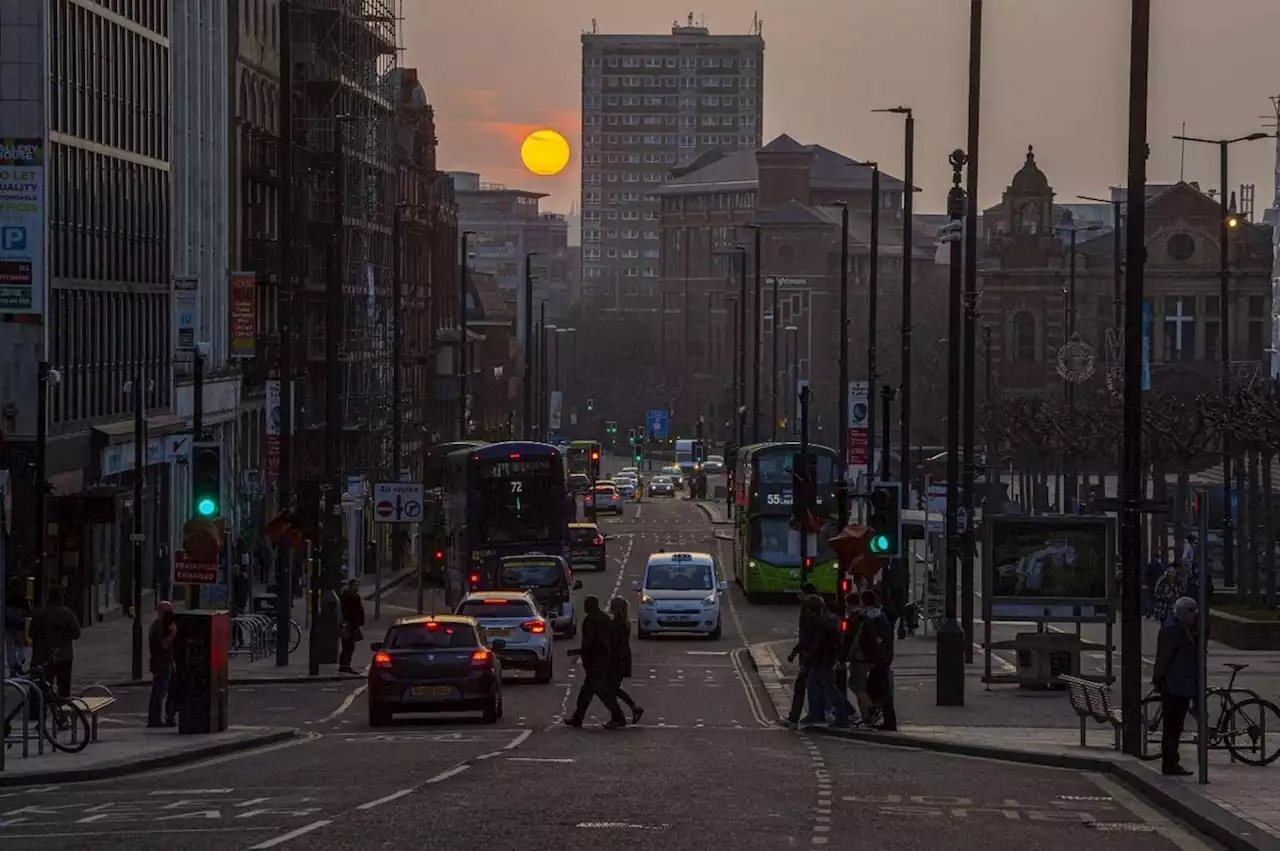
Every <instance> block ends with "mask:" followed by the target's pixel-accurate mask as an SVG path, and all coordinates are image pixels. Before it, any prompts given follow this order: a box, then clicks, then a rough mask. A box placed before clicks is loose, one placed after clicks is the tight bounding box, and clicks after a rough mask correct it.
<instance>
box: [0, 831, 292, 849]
mask: <svg viewBox="0 0 1280 851" xmlns="http://www.w3.org/2000/svg"><path fill="white" fill-rule="evenodd" d="M267 830H275V828H273V827H268V826H266V825H263V826H261V827H250V826H248V825H245V826H243V827H185V828H181V829H178V830H157V829H156V828H154V827H140V828H137V829H136V830H129V829H127V828H124V827H120V828H116V829H114V830H110V831H104V830H78V831H74V832H69V833H6V834H4V838H5V839H68V838H71V837H75V838H77V839H84V838H85V837H86V836H133V835H135V834H137V835H146V836H151V835H153V834H154V835H156V836H159V835H161V834H170V833H249V832H251V831H257V832H262V831H267ZM257 847H259V846H256V845H255V846H254V848H257ZM263 847H266V846H263ZM250 851H252V849H250Z"/></svg>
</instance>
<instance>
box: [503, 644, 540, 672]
mask: <svg viewBox="0 0 1280 851" xmlns="http://www.w3.org/2000/svg"><path fill="white" fill-rule="evenodd" d="M550 656H551V651H550V648H549V647H547V648H534V647H516V648H512V649H510V650H507V649H505V648H504V649H503V650H502V651H500V652H499V653H498V658H499V659H500V660H501V661H502V667H503V669H510V670H514V671H531V670H533V669H535V668H537V667H539V666H541V665H543V664H545V663H546V661H547V659H548V658H549V657H550Z"/></svg>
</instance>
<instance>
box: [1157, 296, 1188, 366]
mask: <svg viewBox="0 0 1280 851" xmlns="http://www.w3.org/2000/svg"><path fill="white" fill-rule="evenodd" d="M1164 305H1165V307H1164V359H1165V362H1166V363H1173V362H1176V361H1189V360H1192V359H1193V358H1195V352H1196V316H1195V305H1196V303H1195V299H1194V298H1183V297H1182V296H1170V297H1169V298H1166V299H1165V301H1164Z"/></svg>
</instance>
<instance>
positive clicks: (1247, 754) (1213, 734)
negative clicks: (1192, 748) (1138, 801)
mask: <svg viewBox="0 0 1280 851" xmlns="http://www.w3.org/2000/svg"><path fill="white" fill-rule="evenodd" d="M1224 667H1226V668H1227V669H1229V670H1230V671H1231V679H1230V681H1228V683H1227V684H1226V686H1215V687H1213V688H1210V689H1208V690H1207V691H1206V692H1205V704H1204V708H1206V709H1209V710H1210V715H1209V722H1210V723H1209V737H1208V738H1209V749H1210V750H1227V751H1230V752H1231V755H1232V756H1233V757H1235V758H1236V759H1238V760H1240V761H1241V762H1243V763H1246V764H1247V765H1270V764H1271V763H1273V762H1275V760H1276V758H1277V757H1280V706H1276V705H1275V704H1274V703H1272V702H1271V701H1269V700H1265V699H1263V698H1262V697H1259V696H1258V693H1257V692H1255V691H1253V690H1252V689H1247V688H1236V687H1235V684H1236V676H1237V675H1238V674H1239V673H1240V672H1241V671H1243V670H1244V669H1245V668H1247V667H1249V666H1248V665H1242V664H1239V663H1237V662H1228V663H1226V664H1225V666H1224ZM1236 695H1246V697H1245V698H1244V699H1243V700H1237V699H1236ZM1214 701H1216V702H1217V707H1218V712H1217V718H1216V720H1214V715H1213V714H1212V705H1213V702H1214ZM1199 711H1200V708H1198V707H1195V706H1193V707H1192V708H1191V715H1192V717H1193V718H1194V717H1197V716H1196V713H1197V712H1199ZM1142 720H1143V727H1144V728H1145V731H1146V732H1145V735H1146V737H1147V738H1146V741H1147V747H1146V749H1145V750H1144V752H1143V759H1146V760H1154V759H1158V758H1159V757H1160V733H1161V728H1162V726H1163V723H1164V710H1163V707H1162V704H1161V702H1160V695H1158V694H1156V693H1155V692H1154V691H1153V692H1152V693H1151V694H1149V695H1147V697H1145V698H1144V699H1143V701H1142ZM1195 730H1196V728H1195V727H1190V728H1189V730H1188V732H1190V733H1192V734H1193V738H1192V741H1193V742H1194V741H1195V740H1194V734H1195ZM1268 740H1269V741H1270V744H1268ZM1152 745H1154V748H1153V747H1152Z"/></svg>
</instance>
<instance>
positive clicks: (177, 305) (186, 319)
mask: <svg viewBox="0 0 1280 851" xmlns="http://www.w3.org/2000/svg"><path fill="white" fill-rule="evenodd" d="M199 328H200V279H199V278H193V277H189V276H178V275H175V276H174V278H173V331H174V334H173V337H174V339H175V340H176V341H177V344H178V351H180V352H181V351H187V352H189V351H192V350H194V349H195V347H196V332H197V330H198V329H199Z"/></svg>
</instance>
